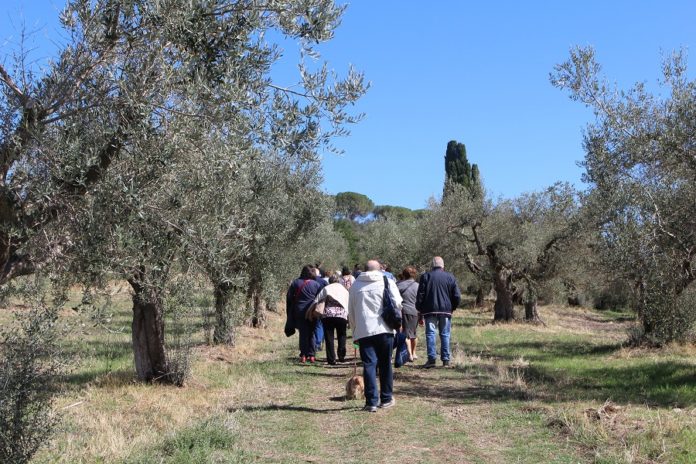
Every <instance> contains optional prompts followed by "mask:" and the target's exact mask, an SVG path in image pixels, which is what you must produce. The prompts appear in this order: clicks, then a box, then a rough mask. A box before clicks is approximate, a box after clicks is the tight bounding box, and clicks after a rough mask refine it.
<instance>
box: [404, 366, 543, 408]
mask: <svg viewBox="0 0 696 464" xmlns="http://www.w3.org/2000/svg"><path fill="white" fill-rule="evenodd" d="M447 371H448V372H451V373H452V374H443V373H442V372H437V371H433V370H430V371H426V372H428V373H435V375H426V374H418V373H409V374H406V373H405V372H403V373H399V375H397V376H396V378H395V383H396V385H395V388H394V390H395V393H396V394H398V395H399V396H407V397H414V398H416V397H420V398H431V399H437V400H440V401H444V402H445V403H449V404H465V403H478V402H489V401H496V402H500V401H520V400H525V399H530V394H529V392H526V391H522V390H520V389H517V388H514V387H513V386H511V385H510V386H508V385H503V384H498V385H495V384H493V383H491V382H485V383H479V382H472V381H469V380H470V379H467V378H466V377H464V376H462V375H457V372H458V371H457V370H455V369H448V370H447Z"/></svg>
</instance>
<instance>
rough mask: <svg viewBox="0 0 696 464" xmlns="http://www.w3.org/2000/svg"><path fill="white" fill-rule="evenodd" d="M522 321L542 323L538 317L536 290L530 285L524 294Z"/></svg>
mask: <svg viewBox="0 0 696 464" xmlns="http://www.w3.org/2000/svg"><path fill="white" fill-rule="evenodd" d="M524 293H525V296H524V320H525V321H527V322H534V323H543V321H542V320H541V318H540V317H539V311H538V310H537V300H538V295H537V291H536V289H535V288H534V287H533V286H532V285H527V289H526V291H525V292H524Z"/></svg>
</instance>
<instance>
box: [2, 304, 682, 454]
mask: <svg viewBox="0 0 696 464" xmlns="http://www.w3.org/2000/svg"><path fill="white" fill-rule="evenodd" d="M109 311H112V312H113V314H112V315H111V317H110V318H107V319H106V321H107V322H106V323H104V324H98V325H97V324H95V323H94V321H93V319H91V318H90V317H88V315H86V314H80V313H77V312H74V311H72V310H65V311H64V314H63V316H62V320H63V322H65V323H67V324H69V325H70V326H71V327H72V328H73V329H72V332H71V333H72V335H71V336H70V338H69V340H67V341H66V348H67V349H68V351H70V352H71V353H72V354H73V356H74V357H75V361H74V368H73V370H72V371H71V372H70V374H69V375H68V376H67V377H66V379H65V385H64V386H65V388H64V393H63V394H62V395H61V396H60V397H59V399H58V401H57V403H56V408H57V409H58V410H59V411H60V412H61V413H62V414H63V416H64V418H63V421H62V423H61V426H60V429H59V430H58V433H57V434H56V436H55V439H54V440H53V441H52V442H51V443H50V444H49V445H48V446H46V447H45V448H44V449H42V450H41V452H40V453H39V454H38V455H37V456H36V458H35V462H39V463H54V462H63V463H77V462H85V463H95V462H104V463H107V462H108V463H112V462H122V463H161V462H167V463H190V462H193V463H203V462H211V463H214V462H216V463H234V462H268V463H271V462H288V463H295V462H317V463H324V462H342V463H348V462H355V463H363V462H387V463H391V462H393V463H397V462H425V463H428V462H433V463H437V462H445V463H517V462H519V463H541V462H543V463H577V462H583V463H584V462H596V463H648V462H665V463H687V462H696V359H695V358H694V355H695V354H696V349H695V348H694V347H693V346H672V347H669V348H666V349H663V350H660V351H648V350H636V349H628V348H625V347H623V346H622V342H623V341H624V340H625V339H626V337H627V330H628V329H629V328H630V327H631V325H632V324H633V321H632V319H631V318H630V317H629V315H627V314H622V313H612V312H603V313H600V312H595V311H589V310H583V309H575V308H562V307H548V306H545V307H542V308H541V314H542V317H543V318H544V319H545V321H546V326H533V325H526V324H509V325H493V324H490V322H489V321H490V319H491V313H489V312H485V311H472V310H459V311H457V312H456V317H455V319H454V321H453V336H452V340H453V362H452V367H450V368H441V367H438V368H436V369H431V370H424V369H420V368H418V366H413V365H407V366H405V367H403V368H401V369H398V370H397V371H396V372H395V381H394V390H395V398H396V401H397V404H396V406H395V407H394V408H392V409H390V410H385V411H379V412H378V413H376V414H370V413H365V412H362V411H360V408H361V407H362V405H363V404H362V402H361V401H359V400H353V401H345V400H344V398H343V395H344V385H345V381H346V380H347V378H348V377H349V375H351V373H352V370H353V366H352V364H351V363H347V364H345V365H339V366H328V365H325V364H324V363H322V362H320V363H318V364H316V365H299V364H297V363H296V361H295V358H296V354H297V353H296V349H295V346H296V343H297V338H296V337H293V338H289V339H288V338H285V336H284V335H283V334H282V322H283V321H282V318H281V317H280V316H279V315H272V317H271V320H270V325H269V328H268V329H264V330H254V329H251V328H243V329H241V331H242V333H241V338H240V342H239V343H238V346H236V347H234V348H224V347H209V346H205V345H204V344H202V343H197V345H196V347H195V349H194V361H193V376H192V378H191V379H190V380H189V381H188V383H187V384H186V386H185V387H184V388H176V387H167V386H159V385H144V384H140V383H137V382H135V381H134V380H133V368H132V357H131V351H130V333H129V330H128V329H129V324H130V297H129V295H128V294H127V292H126V291H122V292H120V293H118V294H116V295H115V296H114V298H113V305H112V306H111V308H110V310H109ZM2 317H3V318H5V319H6V318H7V317H8V315H7V312H6V313H5V314H4V315H3V316H2ZM189 322H190V325H189V327H194V328H195V329H194V330H195V336H194V341H198V342H200V341H202V339H203V336H202V331H201V328H200V324H197V323H196V324H194V323H192V322H191V321H189ZM421 330H422V329H421ZM421 335H422V333H421ZM420 342H421V344H420V346H419V354H420V358H421V359H420V360H419V362H422V360H423V358H424V357H425V355H424V348H425V347H424V337H421V340H420ZM349 353H350V354H351V355H352V348H350V349H349ZM321 360H323V356H322V357H321V358H320V361H321Z"/></svg>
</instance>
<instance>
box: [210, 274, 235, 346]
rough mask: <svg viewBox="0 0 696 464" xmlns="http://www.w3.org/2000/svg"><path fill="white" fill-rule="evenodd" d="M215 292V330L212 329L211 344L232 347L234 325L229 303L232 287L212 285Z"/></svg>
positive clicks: (218, 284)
mask: <svg viewBox="0 0 696 464" xmlns="http://www.w3.org/2000/svg"><path fill="white" fill-rule="evenodd" d="M213 285H214V287H215V290H214V293H215V328H214V329H213V344H215V345H222V344H224V345H234V342H235V324H234V318H233V317H232V312H231V311H230V302H231V301H232V297H233V294H234V287H233V286H232V285H231V284H230V283H229V282H215V283H213Z"/></svg>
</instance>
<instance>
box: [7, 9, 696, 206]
mask: <svg viewBox="0 0 696 464" xmlns="http://www.w3.org/2000/svg"><path fill="white" fill-rule="evenodd" d="M62 5H63V2H62V1H58V0H24V1H21V0H3V2H2V6H0V44H2V51H3V53H2V55H5V54H6V53H7V51H9V50H10V49H11V48H12V47H13V46H15V45H16V43H17V39H18V32H19V29H20V26H21V24H22V23H26V25H27V28H28V29H29V30H35V31H37V32H36V33H35V34H34V35H33V38H32V41H33V42H34V44H35V45H36V46H37V47H38V49H37V50H39V52H40V53H39V54H50V53H51V48H50V47H48V48H46V47H45V45H43V44H44V43H46V42H47V41H51V40H55V37H57V34H58V27H57V14H58V12H59V11H60V9H61V7H62ZM694 19H696V2H693V1H663V2H648V1H640V0H634V1H610V2H608V1H604V2H600V1H585V2H541V1H529V2H518V1H508V2H485V3H484V2H468V1H463V0H462V1H458V0H449V1H444V0H442V1H433V2H427V3H426V2H422V1H407V0H401V1H397V0H381V1H374V0H355V1H353V2H350V3H349V7H348V10H347V12H346V14H345V16H344V18H343V21H342V25H341V27H340V28H339V29H338V30H337V31H336V35H335V38H334V40H333V41H332V42H330V43H328V44H325V45H322V46H321V47H320V48H319V51H320V52H321V53H322V55H323V58H325V59H327V60H328V61H329V62H330V65H331V67H332V68H334V69H336V71H337V72H339V73H341V74H343V73H345V71H346V69H347V65H348V63H351V64H353V65H354V66H355V67H356V68H358V69H359V70H362V71H364V73H365V75H366V78H367V79H368V80H369V81H371V83H372V88H371V89H370V91H369V92H368V94H367V95H366V96H365V97H364V98H363V99H362V100H361V101H360V102H359V103H358V105H357V107H356V109H357V110H358V111H362V112H364V113H366V118H365V119H364V120H363V121H362V122H361V123H360V124H359V125H357V126H353V127H352V128H351V132H352V134H351V136H350V137H347V138H342V139H339V140H337V141H336V145H337V146H338V147H339V148H341V149H343V150H345V153H344V154H343V155H342V156H336V155H334V154H326V155H325V157H324V178H325V180H324V185H323V187H324V189H325V190H326V191H328V192H329V193H337V192H341V191H347V190H352V191H357V192H360V193H364V194H366V195H368V196H369V197H370V198H372V200H373V201H374V202H375V203H377V204H392V205H401V206H406V207H409V208H414V209H415V208H422V207H424V206H425V205H426V202H427V200H428V197H430V196H431V195H435V196H437V195H439V194H440V193H441V191H442V182H443V178H444V152H445V147H446V145H447V142H448V141H449V140H453V139H455V140H458V141H459V142H462V143H464V144H465V145H466V147H467V152H468V155H469V159H470V160H471V161H472V162H474V163H478V165H479V167H480V170H481V173H482V176H483V179H484V183H485V185H486V188H487V190H488V191H489V193H490V194H491V195H492V196H493V197H498V196H502V197H513V196H515V195H518V194H520V193H522V192H526V191H531V190H538V189H541V188H543V187H545V186H548V185H550V184H551V183H553V182H554V181H556V180H564V181H570V182H573V183H575V184H576V185H578V186H581V185H580V176H581V173H582V169H581V168H579V167H578V166H577V162H578V161H579V160H581V159H582V157H583V152H582V147H581V139H582V128H583V127H584V126H585V124H586V123H587V122H588V121H590V120H591V119H592V114H591V112H590V111H589V110H588V109H586V108H584V107H583V106H582V105H580V104H579V103H577V102H573V101H570V100H569V99H568V96H567V94H565V93H563V92H561V91H559V90H557V89H555V88H553V87H552V86H551V85H550V84H549V80H548V75H549V72H551V71H552V69H553V66H554V64H556V63H560V62H562V61H564V60H566V58H567V56H568V50H569V49H570V47H572V46H574V45H583V46H584V45H591V46H593V47H595V49H596V51H597V57H598V59H599V61H600V62H601V63H602V65H603V68H604V71H605V74H606V75H607V77H608V78H609V79H610V80H612V81H616V82H617V83H618V85H619V86H622V87H627V86H629V85H631V84H632V83H634V82H636V81H645V82H646V83H647V84H648V86H649V87H651V86H654V84H655V83H656V82H657V79H658V78H659V73H660V66H661V60H662V58H661V55H662V54H663V53H670V52H671V51H672V50H674V49H677V48H680V47H684V48H686V49H687V50H689V48H690V47H691V46H692V45H693V44H694V43H696V28H694V27H693V21H694ZM693 54H694V52H693V50H692V53H691V55H692V57H691V58H690V59H689V62H690V64H692V67H693V63H694V59H693ZM690 74H691V75H692V76H693V69H692V70H691V72H690ZM280 79H281V80H282V77H281V78H280ZM288 79H289V80H290V78H288ZM280 83H282V82H280Z"/></svg>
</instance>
